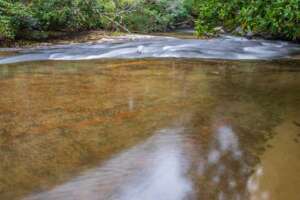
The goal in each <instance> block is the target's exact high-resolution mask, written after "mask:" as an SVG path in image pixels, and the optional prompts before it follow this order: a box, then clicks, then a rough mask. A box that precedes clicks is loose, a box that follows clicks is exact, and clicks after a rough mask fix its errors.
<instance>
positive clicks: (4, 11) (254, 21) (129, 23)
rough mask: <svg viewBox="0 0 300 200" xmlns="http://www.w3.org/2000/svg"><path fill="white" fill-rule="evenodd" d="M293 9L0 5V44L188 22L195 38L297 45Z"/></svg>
mask: <svg viewBox="0 0 300 200" xmlns="http://www.w3.org/2000/svg"><path fill="white" fill-rule="evenodd" d="M299 6H300V0H0V40H3V39H5V40H14V39H16V38H30V39H39V38H46V37H48V35H49V33H51V32H74V31H82V30H91V29H104V30H108V31H123V32H153V31H167V30H170V29H173V28H176V27H181V26H182V25H193V24H194V22H196V23H195V27H196V31H197V33H198V34H199V35H208V36H210V35H214V34H217V33H218V32H219V31H221V30H222V31H223V30H225V31H228V32H234V33H236V34H241V35H251V36H252V35H260V36H264V37H270V38H274V37H275V38H284V39H291V40H299V38H300V10H299ZM194 19H195V20H194Z"/></svg>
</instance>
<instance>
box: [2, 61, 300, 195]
mask: <svg viewBox="0 0 300 200" xmlns="http://www.w3.org/2000/svg"><path fill="white" fill-rule="evenodd" d="M0 96H1V98H0V199H1V200H2V199H3V200H17V199H22V200H87V199H88V200H198V199H201V200H214V199H216V200H235V199H236V200H239V199H243V200H244V199H245V200H286V199H288V200H298V199H299V187H300V62H299V61H296V60H295V61H277V62H272V61H268V62H266V61H252V62H248V61H247V62H246V61H244V62H237V61H236V62H229V61H200V60H176V59H166V60H154V59H146V60H119V61H110V60H106V61H77V62H75V61H72V62H69V61H68V62H66V61H51V62H50V61H47V62H46V61H44V62H27V63H19V64H9V65H0Z"/></svg>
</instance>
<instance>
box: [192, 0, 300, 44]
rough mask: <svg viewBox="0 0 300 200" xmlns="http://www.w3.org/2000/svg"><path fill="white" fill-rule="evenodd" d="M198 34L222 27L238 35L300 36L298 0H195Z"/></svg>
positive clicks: (299, 6)
mask: <svg viewBox="0 0 300 200" xmlns="http://www.w3.org/2000/svg"><path fill="white" fill-rule="evenodd" d="M197 6H198V14H199V16H198V20H197V22H196V30H197V31H198V33H199V34H205V33H214V32H216V31H217V30H219V29H215V27H218V26H220V27H223V28H225V29H226V30H227V31H229V32H236V33H237V34H241V35H245V34H248V35H261V36H265V37H270V38H285V39H291V40H296V39H299V38H300V0H205V1H204V0H197Z"/></svg>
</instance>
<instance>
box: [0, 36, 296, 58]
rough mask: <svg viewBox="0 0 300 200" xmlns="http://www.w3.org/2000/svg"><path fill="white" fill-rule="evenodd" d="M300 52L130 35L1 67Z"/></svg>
mask: <svg viewBox="0 0 300 200" xmlns="http://www.w3.org/2000/svg"><path fill="white" fill-rule="evenodd" d="M0 50H1V49H0ZM4 50H9V49H4ZM298 53H300V45H298V44H294V43H288V42H282V41H267V40H249V39H246V38H241V37H233V36H222V37H219V38H215V39H211V40H197V39H179V38H173V37H160V36H144V35H127V36H121V37H115V38H112V39H105V40H101V41H99V42H97V43H81V44H70V45H53V46H51V47H40V48H31V49H19V53H18V54H17V55H13V56H7V57H2V58H0V64H8V63H16V62H25V61H42V60H91V59H108V58H115V59H132V58H208V59H228V60H243V59H244V60H265V59H280V58H288V57H289V56H291V55H293V54H298Z"/></svg>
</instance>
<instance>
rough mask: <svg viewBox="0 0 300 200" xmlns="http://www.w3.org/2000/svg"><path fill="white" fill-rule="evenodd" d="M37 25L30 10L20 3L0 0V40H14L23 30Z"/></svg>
mask: <svg viewBox="0 0 300 200" xmlns="http://www.w3.org/2000/svg"><path fill="white" fill-rule="evenodd" d="M37 25H38V22H37V20H35V19H34V18H33V16H32V13H31V11H30V9H29V8H28V7H27V6H25V5H24V4H23V3H21V2H15V1H10V0H0V38H4V39H14V38H15V37H16V36H17V35H18V34H20V33H21V32H22V30H24V29H32V28H35V27H36V26H37Z"/></svg>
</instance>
